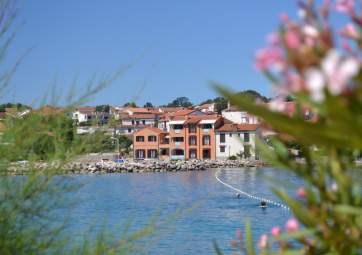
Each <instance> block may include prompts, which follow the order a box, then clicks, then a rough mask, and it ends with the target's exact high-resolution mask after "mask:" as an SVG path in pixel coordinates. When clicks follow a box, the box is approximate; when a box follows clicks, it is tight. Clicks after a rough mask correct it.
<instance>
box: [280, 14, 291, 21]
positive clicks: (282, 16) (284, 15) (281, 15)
mask: <svg viewBox="0 0 362 255" xmlns="http://www.w3.org/2000/svg"><path fill="white" fill-rule="evenodd" d="M280 20H281V21H282V22H285V23H286V22H288V21H289V17H288V14H286V13H281V14H280Z"/></svg>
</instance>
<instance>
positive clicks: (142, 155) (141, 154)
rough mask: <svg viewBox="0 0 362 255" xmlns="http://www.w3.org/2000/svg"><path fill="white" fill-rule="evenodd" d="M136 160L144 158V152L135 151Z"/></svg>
mask: <svg viewBox="0 0 362 255" xmlns="http://www.w3.org/2000/svg"><path fill="white" fill-rule="evenodd" d="M136 158H145V150H136Z"/></svg>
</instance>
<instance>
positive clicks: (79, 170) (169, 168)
mask: <svg viewBox="0 0 362 255" xmlns="http://www.w3.org/2000/svg"><path fill="white" fill-rule="evenodd" d="M262 166H265V163H263V162H261V161H256V160H187V161H184V160H178V161H162V160H145V161H138V162H126V163H121V164H120V163H115V162H97V163H71V166H70V168H69V170H68V171H70V172H71V173H72V174H88V173H91V174H96V173H100V174H106V173H160V172H188V171H204V170H207V169H212V168H223V167H227V168H240V167H262Z"/></svg>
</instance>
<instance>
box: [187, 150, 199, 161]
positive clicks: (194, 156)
mask: <svg viewBox="0 0 362 255" xmlns="http://www.w3.org/2000/svg"><path fill="white" fill-rule="evenodd" d="M189 153H190V158H191V159H195V158H197V151H196V150H195V149H191V150H190V151H189Z"/></svg>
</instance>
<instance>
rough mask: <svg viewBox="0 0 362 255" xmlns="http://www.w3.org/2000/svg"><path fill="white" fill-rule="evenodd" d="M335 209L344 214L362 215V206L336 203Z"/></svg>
mask: <svg viewBox="0 0 362 255" xmlns="http://www.w3.org/2000/svg"><path fill="white" fill-rule="evenodd" d="M333 210H334V211H336V212H339V213H344V214H353V215H362V208H361V207H355V206H350V205H335V206H334V207H333Z"/></svg>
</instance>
